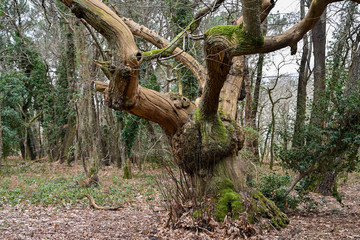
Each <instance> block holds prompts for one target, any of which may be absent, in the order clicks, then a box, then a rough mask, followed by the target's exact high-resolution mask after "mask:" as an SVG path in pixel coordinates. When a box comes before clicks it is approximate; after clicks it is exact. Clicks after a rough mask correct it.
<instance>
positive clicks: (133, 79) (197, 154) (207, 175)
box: [62, 0, 360, 227]
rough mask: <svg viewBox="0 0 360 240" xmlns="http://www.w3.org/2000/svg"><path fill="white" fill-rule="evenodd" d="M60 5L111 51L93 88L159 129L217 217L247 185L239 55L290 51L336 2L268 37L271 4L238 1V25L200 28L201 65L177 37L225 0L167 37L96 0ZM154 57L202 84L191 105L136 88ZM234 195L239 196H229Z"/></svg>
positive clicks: (275, 214) (276, 215) (235, 207)
mask: <svg viewBox="0 0 360 240" xmlns="http://www.w3.org/2000/svg"><path fill="white" fill-rule="evenodd" d="M354 1H355V0H354ZM62 2H63V3H64V4H66V5H67V6H68V7H69V8H70V9H71V11H72V12H73V13H74V14H75V15H76V16H77V17H78V18H80V19H83V20H84V21H86V22H87V23H88V24H90V25H91V26H92V27H94V28H95V29H96V30H97V31H98V32H99V33H101V34H102V35H103V36H104V37H105V38H106V39H107V41H108V43H109V45H110V46H111V48H112V49H113V54H112V58H111V60H105V59H104V61H102V62H100V61H97V64H98V65H100V66H101V68H102V70H103V72H104V74H105V75H106V76H107V77H108V79H109V80H110V83H109V84H107V83H100V82H97V90H98V91H100V92H103V93H104V96H105V100H106V102H107V103H108V106H109V107H110V108H113V109H116V110H123V111H127V112H129V113H132V114H134V115H137V116H139V117H142V118H145V119H147V120H150V121H153V122H156V123H158V124H159V125H160V126H161V127H163V129H164V130H165V131H166V132H167V134H168V135H169V137H170V138H171V142H172V148H173V152H174V156H175V161H176V163H177V164H178V165H179V166H180V167H181V168H182V169H184V170H185V171H186V172H187V173H189V174H190V175H191V176H193V179H194V181H196V182H197V186H198V187H199V190H200V191H203V190H206V191H207V192H210V193H213V194H218V195H220V198H223V199H224V201H225V202H226V203H225V206H226V209H225V210H224V212H221V211H220V210H219V211H216V212H217V213H218V216H217V217H218V219H222V218H223V217H225V215H226V214H227V213H228V211H244V210H245V208H241V207H239V203H241V201H240V199H241V196H244V195H245V194H243V195H241V194H238V193H241V192H246V191H248V190H249V188H248V184H247V178H246V177H247V176H246V175H245V169H244V167H243V164H242V160H241V159H239V158H237V152H238V151H239V149H241V148H242V146H243V141H244V136H243V134H242V130H241V129H240V127H239V126H238V124H237V123H236V122H235V117H236V112H237V102H238V99H239V96H240V90H241V85H242V81H243V79H242V76H241V74H239V73H241V71H242V63H243V61H241V58H238V57H240V56H243V55H248V54H255V53H267V52H272V51H276V50H278V49H281V48H284V47H288V46H289V47H291V53H292V54H293V53H295V52H296V45H297V42H298V41H299V40H301V38H302V37H303V36H304V34H305V33H306V32H308V31H309V30H311V29H312V28H313V27H314V26H315V24H316V22H317V21H318V20H319V18H320V16H321V14H322V13H323V11H324V10H325V8H326V6H327V5H328V4H330V3H332V2H336V0H316V1H312V4H311V6H310V8H309V11H308V13H307V15H306V16H305V17H304V18H303V19H302V20H301V21H300V22H299V23H298V24H296V25H294V26H293V27H292V28H290V29H289V30H287V31H285V32H284V33H282V34H280V35H278V36H271V37H265V36H263V35H262V32H261V30H260V29H261V28H260V25H261V22H262V20H264V19H265V18H266V16H267V14H268V13H269V12H270V10H271V8H272V7H273V5H274V1H273V0H263V1H261V0H242V3H243V17H242V18H240V19H238V20H237V21H235V24H236V25H223V26H216V27H213V28H210V29H208V30H207V31H206V32H205V35H204V51H205V60H206V68H205V67H204V66H202V65H201V64H199V62H197V61H196V60H195V59H194V58H193V57H192V56H191V55H189V54H188V53H186V52H184V51H183V50H182V49H180V48H179V47H177V46H178V42H179V41H180V40H181V37H182V36H183V34H184V32H185V31H194V29H196V28H197V26H198V25H199V24H200V20H201V18H202V16H204V15H206V14H207V13H208V12H210V11H213V10H214V9H216V7H218V6H219V5H220V4H221V3H222V2H224V1H221V0H215V1H214V2H213V3H212V4H211V6H215V7H209V8H205V9H201V10H200V11H199V13H198V14H196V15H195V18H194V20H193V21H192V23H191V24H190V25H189V26H188V27H186V28H185V29H184V30H183V31H182V32H181V33H180V34H179V35H178V36H177V37H176V38H175V39H174V40H173V41H171V42H169V41H167V40H166V39H164V38H162V37H160V36H159V35H157V34H156V33H155V32H153V31H151V30H149V29H147V28H146V27H145V26H141V25H139V24H137V23H135V22H134V21H133V20H131V19H126V18H122V17H120V16H118V15H117V14H116V13H115V12H114V11H112V10H111V9H110V8H109V7H108V6H106V5H105V4H104V3H102V2H101V1H100V0H62ZM355 2H360V1H359V0H356V1H355ZM133 35H137V36H140V37H142V38H143V39H144V40H146V41H149V42H150V43H152V44H154V45H155V46H156V47H158V48H159V50H155V51H151V52H141V51H139V49H138V47H137V45H136V43H135V40H134V36H133ZM157 56H174V57H175V58H176V59H177V60H178V61H180V62H182V63H183V64H184V65H185V66H186V67H187V68H188V69H189V70H190V71H191V72H192V73H193V74H194V75H195V77H196V78H197V80H198V81H199V84H200V86H201V88H202V91H201V93H202V94H201V96H200V97H199V99H198V100H197V101H196V102H195V103H193V102H190V101H189V100H188V99H187V98H186V97H184V96H180V95H178V94H162V93H160V92H156V91H153V90H150V89H147V88H144V87H142V86H140V85H139V74H138V71H139V66H140V63H141V62H142V61H145V60H149V59H152V58H153V57H157ZM234 57H237V58H236V61H233V59H234ZM232 63H233V64H232ZM204 188H206V189H204ZM224 190H226V191H224ZM234 195H236V196H238V198H239V199H237V200H235V199H234V198H233V196H234ZM250 195H251V196H252V203H257V204H255V206H253V209H255V210H256V211H257V213H259V214H263V215H264V214H265V215H264V216H266V217H269V218H272V222H273V224H274V225H275V226H277V227H280V226H283V225H284V224H285V223H286V221H287V220H286V216H284V215H282V214H281V213H280V212H279V211H278V210H277V209H276V207H275V206H274V204H272V203H270V202H269V201H268V200H266V199H265V198H264V197H263V196H262V195H261V194H259V193H257V192H252V193H251V194H250ZM236 198H237V197H236ZM254 200H255V201H254ZM224 201H223V202H224ZM240 205H241V204H240ZM253 205H254V204H253ZM256 205H257V206H256ZM219 209H220V208H219Z"/></svg>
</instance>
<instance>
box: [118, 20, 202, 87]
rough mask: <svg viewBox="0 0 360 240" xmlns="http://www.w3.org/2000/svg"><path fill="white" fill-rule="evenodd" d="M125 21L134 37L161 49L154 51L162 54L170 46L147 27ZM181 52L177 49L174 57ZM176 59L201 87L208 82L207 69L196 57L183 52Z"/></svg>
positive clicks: (173, 53) (131, 21)
mask: <svg viewBox="0 0 360 240" xmlns="http://www.w3.org/2000/svg"><path fill="white" fill-rule="evenodd" d="M123 20H124V22H125V23H126V24H127V26H128V27H129V28H130V30H131V32H132V33H133V34H134V35H137V36H139V37H142V38H143V39H144V40H146V41H148V42H150V43H152V44H154V45H155V46H156V47H158V48H159V49H158V50H154V51H158V52H161V51H162V49H165V48H166V47H167V46H169V45H170V42H169V41H168V40H166V39H165V38H163V37H161V36H159V35H158V34H157V33H155V32H154V31H151V30H150V29H148V28H146V27H145V26H143V25H140V24H138V23H136V22H134V21H133V20H131V19H127V18H123ZM181 52H182V50H181V49H180V48H175V50H174V51H173V52H172V55H177V54H179V53H181ZM175 59H176V60H178V61H180V62H181V63H183V64H184V65H185V66H186V67H187V68H188V69H189V70H190V71H191V72H192V73H193V74H194V76H195V77H196V79H197V80H198V82H199V83H200V85H201V86H203V85H204V83H205V80H206V69H205V68H204V66H203V65H201V64H200V63H199V62H198V61H196V59H195V58H194V57H192V56H191V55H190V54H188V53H186V52H182V53H181V54H179V55H177V56H176V57H175Z"/></svg>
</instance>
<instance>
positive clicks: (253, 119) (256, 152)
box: [251, 54, 265, 159]
mask: <svg viewBox="0 0 360 240" xmlns="http://www.w3.org/2000/svg"><path fill="white" fill-rule="evenodd" d="M264 58H265V55H264V54H259V60H258V63H257V71H256V81H255V87H254V98H253V102H252V109H251V126H252V127H253V128H254V130H256V131H259V128H258V127H257V124H256V116H257V112H258V106H259V98H260V86H261V80H262V69H263V65H264ZM258 117H259V118H260V115H259V116H258ZM252 145H253V154H254V157H255V159H260V154H259V140H258V137H256V138H255V139H254V140H253V143H252Z"/></svg>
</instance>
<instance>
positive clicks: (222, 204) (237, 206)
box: [215, 179, 245, 221]
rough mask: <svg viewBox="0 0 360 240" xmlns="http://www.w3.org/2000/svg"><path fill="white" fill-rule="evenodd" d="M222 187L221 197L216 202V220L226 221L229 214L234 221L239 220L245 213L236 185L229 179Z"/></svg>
mask: <svg viewBox="0 0 360 240" xmlns="http://www.w3.org/2000/svg"><path fill="white" fill-rule="evenodd" d="M222 187H223V189H222V190H221V191H220V197H219V199H218V200H217V202H216V207H215V219H216V220H217V221H224V218H225V216H226V215H228V214H229V215H230V216H231V218H232V219H238V218H239V216H240V213H242V212H244V211H245V207H244V204H243V203H242V198H241V197H240V195H239V194H238V193H237V192H236V191H235V190H234V184H233V183H232V182H231V181H230V180H229V179H225V180H224V182H223V186H222Z"/></svg>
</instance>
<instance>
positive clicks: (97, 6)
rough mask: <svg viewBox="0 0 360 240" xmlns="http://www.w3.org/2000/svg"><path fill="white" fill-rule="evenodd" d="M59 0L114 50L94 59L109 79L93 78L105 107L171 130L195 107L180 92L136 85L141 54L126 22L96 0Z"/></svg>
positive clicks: (170, 131)
mask: <svg viewBox="0 0 360 240" xmlns="http://www.w3.org/2000/svg"><path fill="white" fill-rule="evenodd" d="M62 1H63V2H64V3H65V4H66V5H67V6H68V7H70V9H71V10H72V12H73V13H74V14H75V15H76V16H77V17H78V18H79V19H85V20H86V22H87V23H88V24H90V25H91V26H92V27H94V28H95V29H96V30H97V31H98V32H99V33H101V34H102V35H103V36H104V37H105V38H106V39H107V40H108V42H109V44H110V45H111V47H112V48H113V49H114V50H115V53H116V54H115V55H114V57H113V59H112V60H111V62H110V61H105V62H100V61H96V64H97V65H99V66H100V67H101V68H102V70H103V72H104V74H105V75H106V76H107V77H108V78H109V80H110V83H109V84H106V83H100V82H95V84H96V88H97V90H98V91H100V92H103V93H104V95H105V99H106V102H107V103H108V105H109V107H111V108H113V109H116V110H125V111H127V112H130V113H132V114H134V115H137V116H140V117H142V118H145V119H148V120H150V121H153V122H156V123H159V125H160V126H162V127H163V128H164V129H165V130H166V131H167V132H168V133H170V134H174V133H175V132H176V131H177V129H178V128H179V127H180V126H182V125H183V124H184V123H185V122H186V121H187V119H188V115H189V114H190V113H192V112H193V111H194V110H195V105H194V104H192V103H190V102H189V100H187V99H186V98H183V97H181V96H167V95H164V94H161V93H159V92H156V91H153V90H150V89H146V88H143V87H141V86H139V85H138V81H139V80H138V68H139V65H140V62H141V61H142V55H141V53H140V52H139V50H138V48H137V46H136V44H135V41H134V37H133V35H132V32H131V31H130V29H129V27H128V26H127V24H125V23H124V21H123V20H122V19H121V18H120V17H118V16H117V15H116V14H115V13H114V12H112V10H111V9H109V8H108V7H107V6H106V5H105V4H103V3H101V2H100V1H99V0H73V1H71V0H62ZM176 51H177V50H175V52H176Z"/></svg>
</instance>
